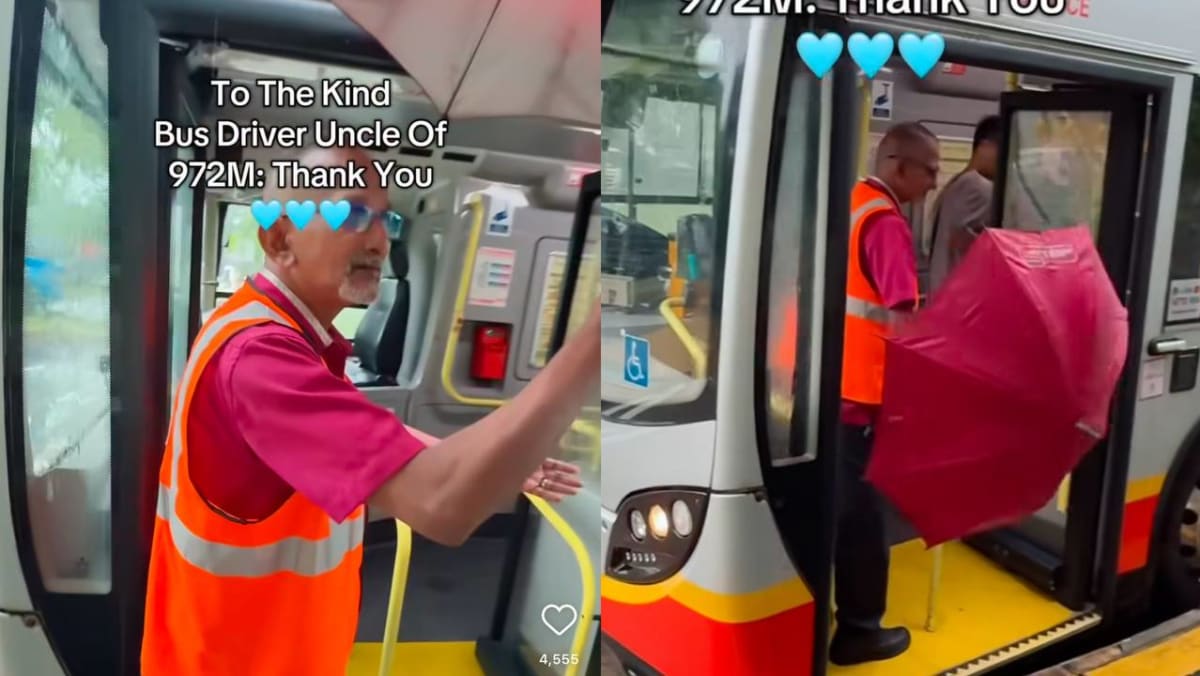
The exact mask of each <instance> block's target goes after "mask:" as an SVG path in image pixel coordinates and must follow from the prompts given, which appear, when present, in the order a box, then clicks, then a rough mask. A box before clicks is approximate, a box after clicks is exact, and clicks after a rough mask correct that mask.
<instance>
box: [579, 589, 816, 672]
mask: <svg viewBox="0 0 1200 676" xmlns="http://www.w3.org/2000/svg"><path fill="white" fill-rule="evenodd" d="M814 608H815V606H814V605H813V604H812V603H806V604H804V605H802V606H798V607H796V608H792V609H790V610H785V611H783V612H782V613H778V614H775V615H772V616H770V617H766V618H763V619H761V620H755V621H753V622H740V623H736V624H730V623H727V622H720V621H718V620H714V619H712V618H708V617H705V616H703V615H701V614H699V613H697V612H695V611H694V610H691V609H690V608H688V607H687V606H685V605H683V604H681V603H679V602H678V601H675V600H674V599H672V598H670V597H664V598H662V599H660V600H658V601H655V602H653V603H647V604H642V605H631V604H626V603H621V602H619V601H611V600H609V599H606V598H602V599H601V602H600V614H601V617H603V618H604V620H603V631H604V633H605V634H606V635H608V637H609V638H611V639H612V640H614V641H616V642H617V643H619V644H620V645H621V646H622V647H624V648H625V649H626V650H628V651H629V652H631V653H633V654H634V655H636V656H637V657H638V658H639V659H641V660H642V661H643V662H645V663H646V664H648V665H649V666H651V667H653V668H654V669H655V670H657V671H659V672H661V673H663V674H667V675H668V676H675V675H676V674H681V675H682V674H687V675H688V676H693V675H695V676H707V675H708V674H714V675H715V674H720V675H721V676H785V675H786V676H807V675H808V674H811V673H812V661H813V653H812V650H813V645H812V638H813V613H814Z"/></svg>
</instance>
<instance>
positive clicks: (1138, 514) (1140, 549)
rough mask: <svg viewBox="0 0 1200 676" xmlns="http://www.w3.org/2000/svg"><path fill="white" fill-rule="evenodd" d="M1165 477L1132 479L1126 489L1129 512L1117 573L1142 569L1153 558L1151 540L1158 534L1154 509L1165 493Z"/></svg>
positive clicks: (1124, 523)
mask: <svg viewBox="0 0 1200 676" xmlns="http://www.w3.org/2000/svg"><path fill="white" fill-rule="evenodd" d="M1165 480H1166V477H1165V476H1151V477H1146V478H1143V479H1137V480H1135V481H1130V482H1129V484H1128V486H1127V487H1126V489H1125V513H1124V515H1123V517H1122V519H1121V549H1120V552H1119V553H1118V555H1117V573H1118V574H1123V573H1128V572H1131V571H1134V570H1137V569H1139V568H1142V567H1144V566H1145V565H1146V563H1147V562H1148V561H1149V560H1150V540H1151V538H1153V536H1154V512H1155V511H1156V510H1157V509H1158V497H1159V494H1160V493H1162V488H1163V483H1164V481H1165Z"/></svg>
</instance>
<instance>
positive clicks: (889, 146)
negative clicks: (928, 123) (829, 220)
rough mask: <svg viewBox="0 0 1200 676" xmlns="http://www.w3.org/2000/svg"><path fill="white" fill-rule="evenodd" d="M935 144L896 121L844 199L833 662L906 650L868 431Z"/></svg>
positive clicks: (912, 271)
mask: <svg viewBox="0 0 1200 676" xmlns="http://www.w3.org/2000/svg"><path fill="white" fill-rule="evenodd" d="M939 160H940V152H939V146H938V140H937V137H936V136H934V135H933V133H932V132H930V131H929V130H928V129H926V128H925V127H924V126H922V125H920V124H917V123H903V124H898V125H896V126H894V127H892V128H891V129H890V130H888V132H887V134H885V135H884V137H883V139H882V140H881V141H880V143H879V148H878V150H877V152H876V157H875V172H874V174H873V175H871V176H868V177H866V178H864V179H861V180H860V181H859V182H858V183H857V184H856V185H855V186H854V191H853V192H852V193H851V196H850V211H851V216H850V247H849V263H848V266H847V276H846V319H845V338H844V346H843V352H842V410H841V419H842V439H841V453H842V458H841V467H840V468H839V474H840V476H841V477H842V479H841V485H840V487H839V491H838V492H839V496H840V499H841V504H840V505H839V517H838V537H837V545H836V550H835V554H834V571H835V573H834V574H835V578H836V581H835V585H836V589H835V603H836V606H837V613H836V619H837V632H836V633H835V635H834V637H833V640H832V642H831V645H830V650H829V659H830V661H831V662H833V663H834V664H838V665H850V664H858V663H862V662H870V661H875V660H886V659H891V658H893V657H896V656H897V655H900V654H901V653H903V652H904V651H905V650H907V649H908V646H909V643H910V640H911V639H910V636H909V632H908V630H907V629H905V628H903V627H894V628H890V629H885V628H883V626H882V620H883V614H884V609H885V608H886V605H887V587H888V565H889V559H890V542H889V541H888V535H887V531H886V527H885V521H884V508H883V503H882V498H881V497H880V495H879V493H877V492H876V491H875V489H874V487H872V486H871V485H870V484H868V483H867V482H866V481H865V480H864V479H863V473H864V471H865V469H866V466H867V463H868V460H869V459H870V454H871V447H872V444H873V433H872V427H873V426H874V424H875V418H876V415H877V414H878V410H879V406H880V404H881V403H882V401H883V374H884V352H885V342H884V337H885V336H887V335H888V334H889V333H890V332H891V329H892V327H893V326H894V325H895V323H896V321H897V319H899V318H902V317H904V316H905V315H907V314H908V313H911V312H912V311H913V310H915V309H916V306H917V300H918V296H919V291H918V283H917V270H916V260H915V255H914V250H913V239H912V230H911V227H910V225H909V223H908V220H907V219H906V218H905V216H904V214H903V212H902V211H901V208H902V207H903V206H904V205H906V204H909V203H911V202H914V201H917V200H920V199H921V198H923V197H924V196H925V195H926V194H927V193H929V191H930V190H932V189H933V188H934V187H935V186H936V184H937V177H938V170H939V166H938V163H939Z"/></svg>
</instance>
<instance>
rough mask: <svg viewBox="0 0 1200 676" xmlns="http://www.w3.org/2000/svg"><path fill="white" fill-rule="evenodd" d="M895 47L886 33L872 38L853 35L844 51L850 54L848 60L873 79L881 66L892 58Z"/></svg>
mask: <svg viewBox="0 0 1200 676" xmlns="http://www.w3.org/2000/svg"><path fill="white" fill-rule="evenodd" d="M895 47H896V41H895V40H893V39H892V36H890V35H888V34H887V33H876V34H875V37H873V38H868V37H867V36H866V34H864V33H855V34H854V35H851V36H850V39H848V40H846V51H848V52H850V58H852V59H854V63H857V64H858V67H859V68H862V70H863V73H864V74H866V76H867V77H869V78H871V77H875V76H876V75H877V74H878V73H879V69H880V68H883V64H885V63H887V61H888V59H890V58H892V50H893V49H894V48H895Z"/></svg>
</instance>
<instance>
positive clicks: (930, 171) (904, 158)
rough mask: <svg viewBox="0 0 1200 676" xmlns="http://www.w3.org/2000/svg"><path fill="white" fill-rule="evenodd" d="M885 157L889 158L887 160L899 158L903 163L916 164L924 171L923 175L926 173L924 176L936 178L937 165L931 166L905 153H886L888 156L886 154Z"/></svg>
mask: <svg viewBox="0 0 1200 676" xmlns="http://www.w3.org/2000/svg"><path fill="white" fill-rule="evenodd" d="M887 159H889V160H900V161H901V162H903V163H905V164H912V165H916V166H917V167H918V168H920V169H921V170H923V171H924V172H925V175H926V176H928V177H929V178H932V179H934V180H937V177H938V170H939V168H940V167H937V166H933V167H931V166H929V165H928V164H925V163H924V162H921V161H919V160H916V159H914V158H912V157H909V156H907V155H888V156H887Z"/></svg>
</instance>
